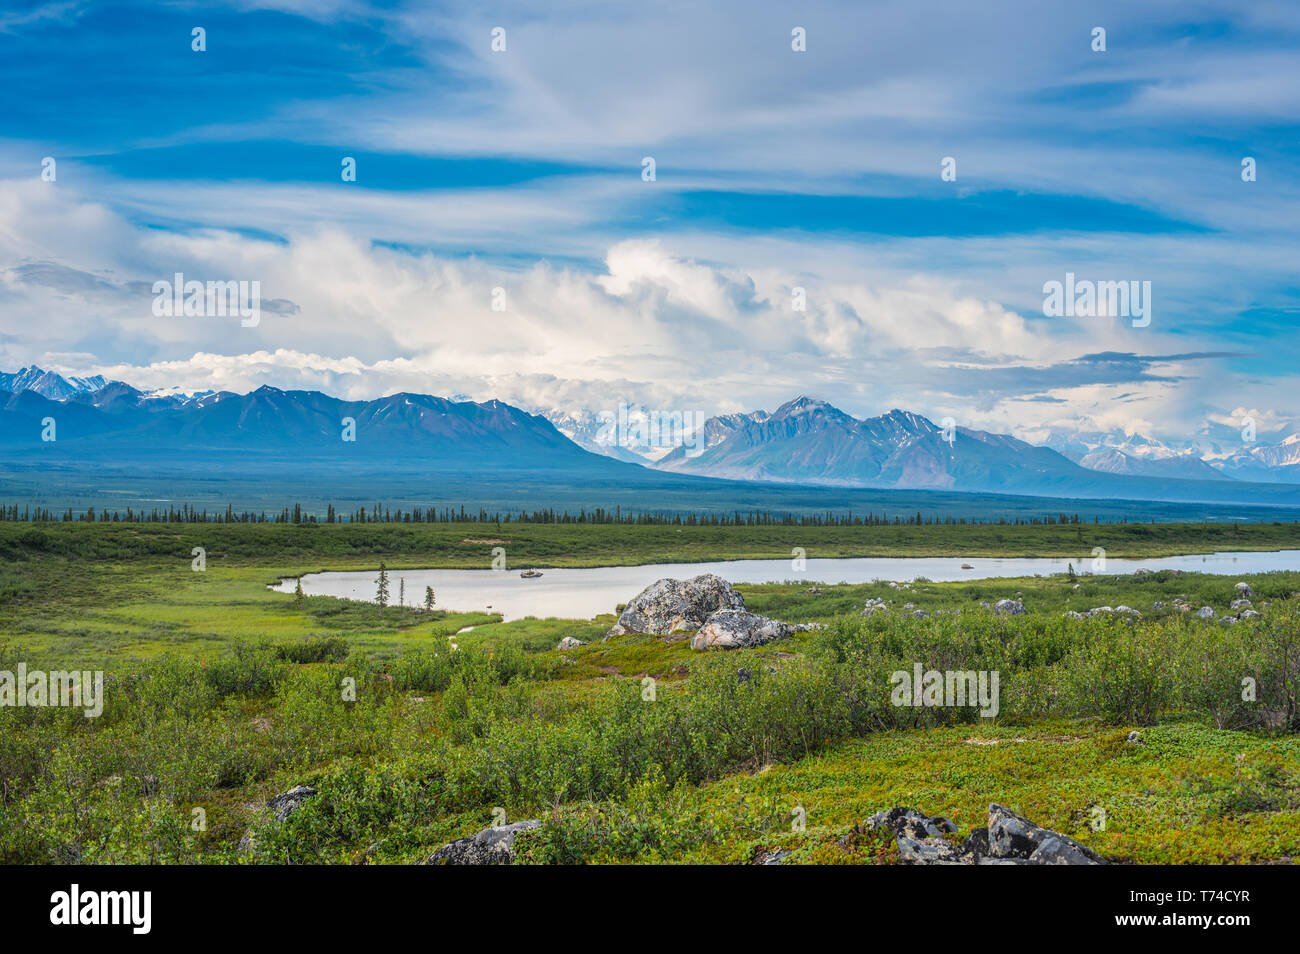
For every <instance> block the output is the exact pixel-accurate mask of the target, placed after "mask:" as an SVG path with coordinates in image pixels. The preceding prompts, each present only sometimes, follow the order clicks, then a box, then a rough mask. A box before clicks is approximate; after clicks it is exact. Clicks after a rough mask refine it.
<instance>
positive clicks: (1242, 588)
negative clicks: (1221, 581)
mask: <svg viewBox="0 0 1300 954" xmlns="http://www.w3.org/2000/svg"><path fill="white" fill-rule="evenodd" d="M1236 589H1237V595H1238V596H1254V595H1255V591H1254V590H1252V589H1251V588H1250V584H1249V583H1245V582H1242V583H1238V584H1237V587H1236Z"/></svg>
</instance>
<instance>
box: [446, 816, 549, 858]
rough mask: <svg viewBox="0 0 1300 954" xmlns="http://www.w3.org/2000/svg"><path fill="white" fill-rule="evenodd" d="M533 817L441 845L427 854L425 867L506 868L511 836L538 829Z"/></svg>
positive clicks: (512, 845)
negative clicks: (496, 866) (500, 866)
mask: <svg viewBox="0 0 1300 954" xmlns="http://www.w3.org/2000/svg"><path fill="white" fill-rule="evenodd" d="M541 826H542V822H541V820H540V819H537V818H530V819H528V820H527V821H517V822H512V823H511V824H509V825H500V826H498V827H495V828H485V829H483V830H482V831H480V832H477V833H475V834H473V835H470V836H469V837H468V838H462V839H460V840H459V841H453V842H452V843H451V844H449V845H443V846H442V847H441V848H439V849H438V850H437V851H435V852H434V853H433V854H431V855H430V856H429V858H428V860H427V861H425V862H424V863H425V864H426V865H508V864H511V863H512V862H513V861H514V860H515V836H516V835H518V834H519V833H520V832H521V831H529V830H531V829H533V828H540V827H541Z"/></svg>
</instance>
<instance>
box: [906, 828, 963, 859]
mask: <svg viewBox="0 0 1300 954" xmlns="http://www.w3.org/2000/svg"><path fill="white" fill-rule="evenodd" d="M898 856H899V858H900V859H901V860H902V862H903V864H905V865H961V864H966V863H967V862H966V861H965V859H963V857H962V855H961V851H960V850H959V849H958V847H957V846H956V845H953V844H952V843H951V842H947V841H944V839H942V838H908V837H907V836H906V835H899V836H898Z"/></svg>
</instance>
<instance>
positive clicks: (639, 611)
mask: <svg viewBox="0 0 1300 954" xmlns="http://www.w3.org/2000/svg"><path fill="white" fill-rule="evenodd" d="M816 628H817V627H816V626H815V625H803V624H798V625H796V624H794V623H783V622H781V621H779V620H775V619H769V618H768V617H766V616H759V615H758V614H757V613H751V612H749V611H748V610H746V609H745V600H744V598H743V597H741V595H740V594H739V593H737V592H736V591H735V589H734V588H733V587H732V585H731V584H730V583H728V582H727V581H726V580H724V579H723V578H722V577H720V576H714V575H713V574H712V573H706V574H703V575H702V576H697V577H695V578H693V579H690V580H672V579H663V580H658V581H657V582H655V583H654V584H652V585H651V586H648V587H646V588H645V589H644V590H642V591H641V592H640V593H639V594H637V596H636V598H635V599H634V600H632V602H630V603H628V604H627V606H626V607H625V608H624V610H623V612H622V614H621V615H620V616H619V618H618V622H617V623H616V624H615V625H614V626H613V627H612V628H611V629H610V631H609V632H608V633H606V634H605V639H609V638H610V637H611V636H622V635H623V634H625V633H648V634H651V635H655V636H674V635H677V634H678V633H681V634H683V636H685V635H686V634H688V633H695V635H694V636H693V637H692V638H691V648H692V649H742V648H749V647H753V646H761V645H763V644H764V643H769V642H771V641H772V640H774V639H780V638H781V637H783V636H789V635H790V634H791V633H796V632H800V631H802V630H808V629H816ZM561 648H563V647H561Z"/></svg>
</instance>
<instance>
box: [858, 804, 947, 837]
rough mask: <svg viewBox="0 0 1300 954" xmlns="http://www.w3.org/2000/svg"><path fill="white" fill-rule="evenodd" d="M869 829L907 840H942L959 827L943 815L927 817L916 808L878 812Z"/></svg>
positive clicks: (868, 823)
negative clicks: (887, 832) (883, 830)
mask: <svg viewBox="0 0 1300 954" xmlns="http://www.w3.org/2000/svg"><path fill="white" fill-rule="evenodd" d="M867 828H869V829H871V830H872V831H876V830H879V829H881V828H883V829H885V830H887V831H890V832H893V834H894V835H895V837H897V836H900V835H901V836H904V837H907V838H915V839H921V838H942V837H943V835H944V834H945V833H951V832H955V831H956V830H957V826H956V825H954V824H953V823H952V822H951V821H949V820H948V819H947V818H944V817H943V816H942V815H934V816H930V815H925V814H922V813H921V812H918V811H917V810H916V809H914V808H904V807H902V806H899V807H898V808H891V809H889V810H888V811H884V812H876V813H875V814H874V815H872V816H871V817H870V818H868V819H867Z"/></svg>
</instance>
